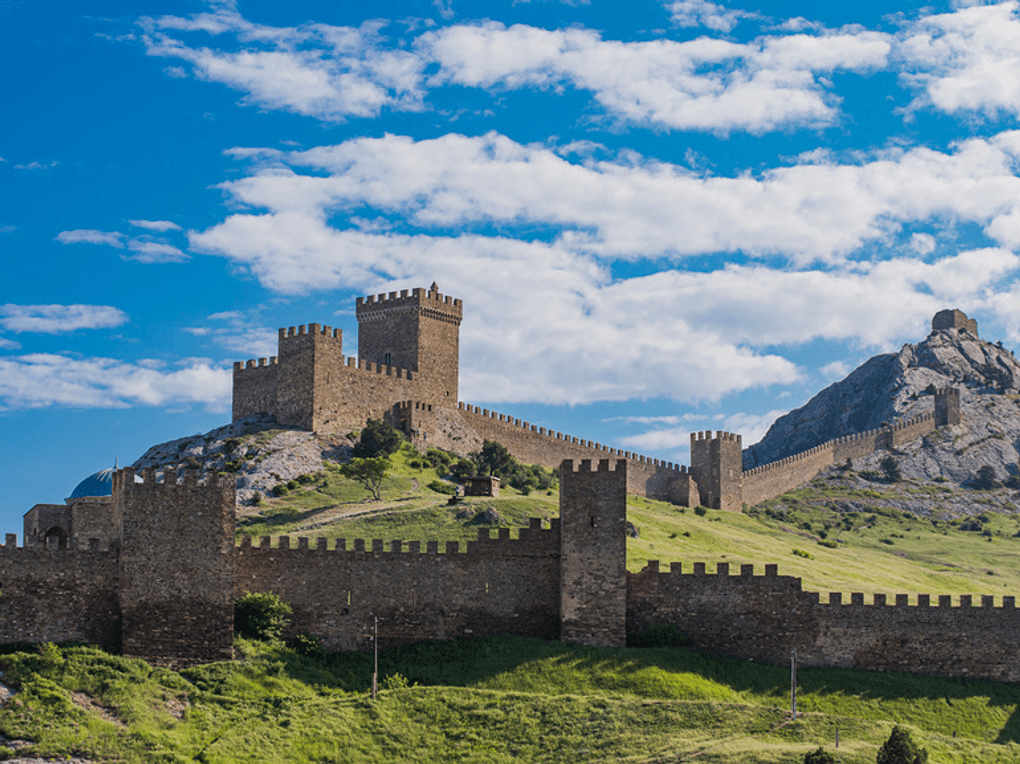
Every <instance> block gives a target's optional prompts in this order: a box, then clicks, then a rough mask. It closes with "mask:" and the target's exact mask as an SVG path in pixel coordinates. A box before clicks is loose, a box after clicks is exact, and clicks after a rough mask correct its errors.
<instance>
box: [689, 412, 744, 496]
mask: <svg viewBox="0 0 1020 764" xmlns="http://www.w3.org/2000/svg"><path fill="white" fill-rule="evenodd" d="M740 442H741V439H740V436H739V435H735V434H734V433H732V432H722V431H719V432H716V434H715V437H714V438H713V437H712V433H711V432H709V431H707V430H706V431H705V432H692V433H691V473H692V474H693V476H694V480H695V481H696V482H697V484H698V489H699V490H700V492H701V503H702V505H704V506H706V507H711V508H712V509H732V510H736V511H738V512H739V511H740V509H741V507H742V506H743V477H744V467H743V460H742V449H741V445H740Z"/></svg>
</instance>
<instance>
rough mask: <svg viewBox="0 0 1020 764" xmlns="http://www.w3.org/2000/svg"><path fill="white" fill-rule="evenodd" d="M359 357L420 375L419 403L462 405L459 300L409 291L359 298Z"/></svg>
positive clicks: (435, 288) (433, 288) (435, 292)
mask: <svg viewBox="0 0 1020 764" xmlns="http://www.w3.org/2000/svg"><path fill="white" fill-rule="evenodd" d="M356 313H357V317H358V357H359V358H363V359H365V360H366V361H371V362H372V363H377V364H383V365H385V366H396V367H399V368H402V369H409V370H411V371H412V372H416V373H417V379H418V384H419V385H420V386H421V388H420V393H419V395H420V397H422V399H423V400H426V401H428V402H429V403H447V404H450V405H452V406H454V407H456V405H457V396H458V385H459V381H460V322H461V319H462V318H463V314H464V308H463V304H462V302H461V301H460V300H455V299H453V298H451V297H450V296H449V295H443V294H441V293H440V292H439V287H438V286H436V284H435V283H434V282H433V284H432V286H431V287H430V288H429V290H428V291H425V290H424V289H412V290H411V291H410V293H408V290H406V289H404V290H402V291H401V292H400V294H399V296H398V295H397V293H396V292H390V293H389V294H388V295H386V294H380V295H378V296H375V295H369V296H368V297H359V298H358V300H357V308H356Z"/></svg>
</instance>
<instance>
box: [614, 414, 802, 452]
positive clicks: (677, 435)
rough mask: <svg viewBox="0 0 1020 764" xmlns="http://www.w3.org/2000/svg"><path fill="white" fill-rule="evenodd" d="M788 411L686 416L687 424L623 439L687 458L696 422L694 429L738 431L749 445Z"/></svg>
mask: <svg viewBox="0 0 1020 764" xmlns="http://www.w3.org/2000/svg"><path fill="white" fill-rule="evenodd" d="M785 413H786V410H785V409H775V410H773V411H769V412H767V413H764V414H748V413H745V412H738V413H736V414H729V415H725V416H718V417H712V418H711V419H710V420H708V419H707V418H705V417H683V418H682V419H683V420H684V422H683V424H684V425H685V426H683V427H670V428H663V429H654V430H648V431H647V432H643V433H639V434H637V435H628V436H626V437H624V438H622V439H621V441H620V442H621V444H622V445H623V446H624V447H627V446H629V447H631V448H635V449H639V450H646V451H653V452H669V453H671V454H672V455H673V457H672V458H674V459H676V460H677V461H681V462H686V461H687V460H688V459H689V457H690V452H691V431H692V430H691V427H692V425H696V426H697V427H698V429H695V430H694V431H695V432H698V431H699V430H711V431H718V430H722V431H724V432H734V433H737V434H738V435H740V436H741V438H742V442H743V444H744V445H745V446H749V445H751V444H752V443H757V442H758V441H759V440H761V439H762V438H763V437H764V436H765V433H766V432H768V429H769V427H771V426H772V423H773V422H775V421H776V419H778V418H779V417H780V416H782V415H783V414H785Z"/></svg>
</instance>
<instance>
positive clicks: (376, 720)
mask: <svg viewBox="0 0 1020 764" xmlns="http://www.w3.org/2000/svg"><path fill="white" fill-rule="evenodd" d="M238 653H239V655H241V656H243V658H242V659H241V660H238V661H235V662H233V663H215V664H210V665H207V666H201V667H197V668H192V669H186V670H183V671H180V672H176V671H170V670H168V669H162V668H152V667H150V666H149V665H148V664H146V663H144V662H142V661H138V660H129V659H125V658H120V657H116V656H111V655H108V654H106V653H103V652H101V651H99V650H97V649H95V648H89V647H63V648H58V647H55V646H53V645H46V646H43V648H42V649H37V650H34V651H32V652H14V653H9V654H7V655H4V656H0V666H2V668H3V671H4V678H3V680H2V681H3V682H5V683H6V684H8V685H9V686H11V687H13V688H14V689H16V690H17V692H16V694H15V695H14V697H13V698H12V699H10V700H9V701H8V702H7V703H6V704H5V705H4V706H3V707H2V708H0V735H2V736H3V737H4V738H6V739H7V740H23V741H32V744H31V745H30V746H28V747H23V748H21V749H20V750H19V752H18V755H19V756H29V755H31V756H46V757H53V758H57V757H60V756H69V755H78V756H83V757H87V758H91V759H93V760H96V761H118V762H188V761H200V762H208V763H209V764H219V763H221V762H222V763H223V764H228V763H232V762H378V761H393V762H404V761H406V762H437V763H438V762H451V761H454V762H511V761H514V762H517V761H535V762H587V761H590V762H595V761H598V762H602V761H621V762H635V763H636V762H646V763H650V762H663V763H665V762H682V761H698V762H732V763H734V764H737V763H738V762H739V763H741V764H743V763H745V762H800V761H802V760H803V757H804V754H805V753H806V752H807V751H809V750H813V749H814V748H817V747H818V746H819V745H825V746H826V747H827V748H829V749H830V750H832V751H834V752H837V753H838V755H839V757H840V761H843V762H874V760H875V754H876V751H877V750H878V747H879V746H880V745H881V744H882V742H884V741H885V739H886V738H888V736H889V733H890V730H891V729H892V727H893V725H894V724H901V725H905V726H907V727H908V728H909V729H910V730H911V732H912V734H913V736H914V738H915V739H916V740H917V741H918V742H919V743H920V744H921V745H923V746H925V747H926V748H928V750H929V751H930V753H931V759H930V760H931V762H933V763H935V762H974V763H975V764H977V763H978V762H981V763H982V764H990V763H993V762H1015V761H1017V760H1020V716H1018V706H1020V688H1018V687H1017V686H1015V685H1008V684H1001V683H995V682H978V681H960V680H948V679H936V678H931V677H918V676H910V675H897V674H876V673H868V672H857V671H843V670H827V669H808V670H803V671H801V672H800V675H799V696H798V707H799V710H800V711H801V712H802V715H801V716H800V717H799V718H798V719H797V720H796V721H793V720H791V719H790V717H789V713H788V708H789V701H788V695H787V693H788V691H789V672H788V670H787V669H785V668H783V667H771V666H760V665H756V664H752V663H749V662H746V661H739V660H732V659H725V658H718V657H712V656H707V655H703V654H699V653H696V652H692V651H689V650H683V649H597V648H585V647H577V646H570V645H564V644H560V643H555V642H542V641H539V640H529V639H521V638H514V637H503V638H493V639H477V640H461V641H455V642H446V643H435V642H430V643H423V644H420V645H416V646H412V647H406V648H394V649H391V650H384V651H383V652H382V653H381V656H380V676H381V682H380V683H381V687H382V688H383V689H381V691H380V693H379V697H378V699H377V700H376V701H372V700H371V698H370V696H369V693H368V690H369V686H370V676H371V674H370V672H371V657H370V656H369V655H367V654H363V653H341V654H338V655H333V656H329V657H326V658H321V659H319V658H309V657H303V656H301V655H298V654H297V653H295V652H293V651H292V650H290V649H288V648H287V647H285V646H284V645H283V644H282V643H265V644H263V643H256V642H248V641H244V640H240V641H239V642H238ZM837 729H838V730H839V735H840V741H841V744H840V747H839V749H838V750H837V749H835V748H834V740H835V736H836V730H837ZM0 755H4V756H8V757H9V756H12V755H13V749H9V748H5V747H3V744H2V743H0Z"/></svg>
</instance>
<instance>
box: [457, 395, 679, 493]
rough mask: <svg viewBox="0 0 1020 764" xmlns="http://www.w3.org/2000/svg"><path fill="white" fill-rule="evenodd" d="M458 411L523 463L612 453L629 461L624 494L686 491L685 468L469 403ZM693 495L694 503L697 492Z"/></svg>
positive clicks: (480, 433) (482, 434)
mask: <svg viewBox="0 0 1020 764" xmlns="http://www.w3.org/2000/svg"><path fill="white" fill-rule="evenodd" d="M458 413H459V414H460V416H461V418H462V419H463V420H464V421H465V422H466V423H467V424H468V426H470V427H471V428H472V429H473V430H474V431H475V432H476V433H478V436H479V437H480V438H482V439H484V440H495V441H499V442H500V443H502V444H503V445H504V446H506V448H507V450H508V451H510V453H511V454H513V455H514V456H515V457H516V458H518V459H520V460H521V461H523V462H527V463H529V464H541V465H542V466H543V467H548V468H550V469H557V468H558V467H559V466H560V463H561V462H562V461H563V460H564V459H574V460H581V459H593V460H599V459H607V458H609V457H610V456H615V457H617V458H624V459H628V460H629V463H628V465H627V493H633V494H638V495H639V496H648V497H650V498H653V499H661V500H663V501H675V502H676V503H681V500H682V498H683V497H685V496H686V495H687V492H688V491H689V486H690V475H689V473H688V472H687V468H686V467H683V466H680V465H674V464H672V463H668V462H664V461H662V460H660V459H650V458H648V457H645V456H641V455H639V454H632V453H631V452H630V451H621V450H619V449H617V448H610V447H608V446H604V445H602V444H601V443H593V442H592V441H590V440H584V439H579V438H576V437H573V436H571V435H564V434H563V433H561V432H555V431H554V430H546V428H545V427H538V426H537V425H533V424H530V423H529V422H522V421H521V420H520V419H514V418H513V417H510V416H507V415H505V414H498V413H496V412H495V411H489V410H488V409H479V408H478V407H477V406H472V405H470V404H465V403H459V404H458ZM693 496H694V498H695V501H694V504H695V505H696V504H697V500H696V498H697V491H694V492H693ZM685 506H693V505H691V504H685Z"/></svg>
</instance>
